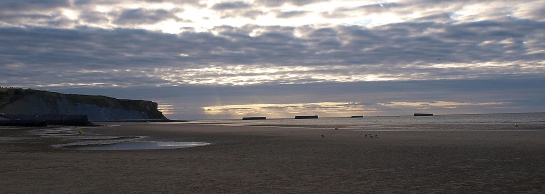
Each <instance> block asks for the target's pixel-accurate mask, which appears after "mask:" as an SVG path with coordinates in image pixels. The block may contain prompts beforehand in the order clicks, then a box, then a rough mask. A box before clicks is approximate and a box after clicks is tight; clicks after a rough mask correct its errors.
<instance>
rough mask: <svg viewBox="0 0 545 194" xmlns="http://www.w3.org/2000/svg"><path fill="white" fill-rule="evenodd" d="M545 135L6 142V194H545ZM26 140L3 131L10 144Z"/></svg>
mask: <svg viewBox="0 0 545 194" xmlns="http://www.w3.org/2000/svg"><path fill="white" fill-rule="evenodd" d="M544 125H545V124H544ZM410 127H411V128H414V127H418V126H410ZM422 127H427V129H431V128H433V127H434V126H422ZM436 127H443V128H444V127H445V126H436ZM451 127H453V126H451ZM457 127H458V128H460V127H462V128H466V127H467V128H471V126H459V125H458V126H457ZM494 127H497V128H501V127H502V126H491V127H490V128H491V129H494ZM454 128H456V126H454ZM524 129H541V131H539V130H537V131H535V130H524ZM543 129H545V128H543V125H534V126H531V127H528V128H524V126H521V127H519V128H517V129H516V130H511V131H381V132H379V135H380V136H379V138H365V137H364V134H365V133H367V132H361V131H353V130H344V129H342V128H341V129H340V130H338V131H335V130H333V129H303V128H278V127H225V126H211V125H197V124H176V125H173V124H134V123H133V124H126V125H123V126H121V127H97V128H90V129H84V131H85V134H86V135H90V134H93V135H96V134H100V135H124V136H135V135H137V136H148V138H147V139H148V140H150V141H151V140H155V141H159V140H161V141H205V142H210V143H212V145H209V146H203V147H194V148H185V149H172V150H131V151H81V150H72V149H58V148H53V147H51V146H49V145H51V144H56V143H59V142H60V141H62V140H59V139H55V138H33V139H24V140H18V141H12V142H9V141H4V143H0V166H1V170H0V180H1V182H0V193H114V192H115V193H432V192H435V193H475V192H480V193H498V192H503V193H544V192H545V130H543ZM368 130H371V132H372V133H373V134H374V133H376V131H373V129H368ZM24 134H25V132H24V131H23V130H13V129H11V130H1V131H0V136H2V137H3V138H4V140H5V139H9V138H11V137H16V136H20V135H24ZM321 135H324V136H325V137H322V136H321Z"/></svg>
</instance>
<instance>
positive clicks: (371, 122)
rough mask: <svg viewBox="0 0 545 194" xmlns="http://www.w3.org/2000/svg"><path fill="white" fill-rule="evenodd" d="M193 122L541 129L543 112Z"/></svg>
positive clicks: (303, 125) (382, 127)
mask: <svg viewBox="0 0 545 194" xmlns="http://www.w3.org/2000/svg"><path fill="white" fill-rule="evenodd" d="M194 123H203V124H217V125H228V126H280V127H306V128H334V127H339V128H348V129H380V130H412V129H414V130H415V129H421V130H462V129H468V130H510V129H513V130H515V129H529V130H545V128H544V126H545V112H543V113H502V114H466V115H435V116H419V117H415V116H412V115H407V116H384V117H382V116H378V117H377V116H368V117H363V118H338V117H325V118H319V119H292V118H289V119H288V118H286V119H267V120H241V119H240V120H235V119H225V120H200V121H194Z"/></svg>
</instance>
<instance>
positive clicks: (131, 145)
mask: <svg viewBox="0 0 545 194" xmlns="http://www.w3.org/2000/svg"><path fill="white" fill-rule="evenodd" d="M205 145H210V143H206V142H161V141H142V142H140V141H138V142H122V143H114V144H104V145H83V146H73V149H76V150H157V149H178V148H190V147H197V146H205Z"/></svg>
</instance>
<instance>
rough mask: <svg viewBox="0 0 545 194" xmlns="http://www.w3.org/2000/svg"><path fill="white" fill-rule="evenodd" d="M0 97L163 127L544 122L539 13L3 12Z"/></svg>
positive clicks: (416, 7) (411, 7)
mask: <svg viewBox="0 0 545 194" xmlns="http://www.w3.org/2000/svg"><path fill="white" fill-rule="evenodd" d="M0 69H1V70H0V86H4V87H22V88H32V89H41V90H48V91H55V92H62V93H75V94H90V95H105V96H111V97H116V98H125V99H144V100H152V101H155V102H157V103H158V104H159V108H160V110H161V111H162V112H163V113H164V114H165V115H166V116H167V117H168V118H171V119H226V118H242V117H245V116H266V117H268V118H290V117H293V116H295V115H319V116H321V117H322V116H329V117H348V116H352V115H364V116H375V115H376V116H379V115H411V114H413V113H414V112H426V113H434V114H477V113H514V112H544V111H545V87H544V86H545V1H544V0H525V1H512V0H509V1H507V0H505V1H504V0H457V1H447V0H376V1H375V0H369V1H368V0H355V1H352V0H284V1H282V0H246V1H218V0H209V1H205V0H183V1H182V0H138V1H136V0H118V1H110V0H40V1H36V0H2V1H0Z"/></svg>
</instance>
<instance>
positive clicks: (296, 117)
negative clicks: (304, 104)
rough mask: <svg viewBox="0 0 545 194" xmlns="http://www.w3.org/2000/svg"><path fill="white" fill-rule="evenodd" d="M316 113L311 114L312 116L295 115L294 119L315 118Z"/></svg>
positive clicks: (316, 116)
mask: <svg viewBox="0 0 545 194" xmlns="http://www.w3.org/2000/svg"><path fill="white" fill-rule="evenodd" d="M317 118H318V115H312V116H295V119H317Z"/></svg>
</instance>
